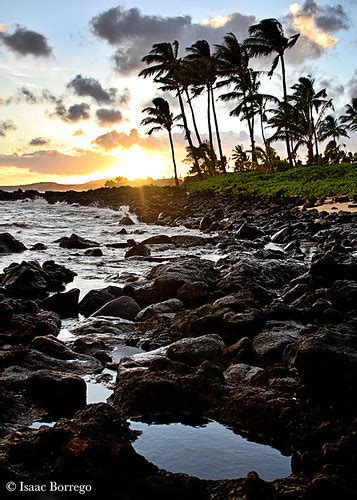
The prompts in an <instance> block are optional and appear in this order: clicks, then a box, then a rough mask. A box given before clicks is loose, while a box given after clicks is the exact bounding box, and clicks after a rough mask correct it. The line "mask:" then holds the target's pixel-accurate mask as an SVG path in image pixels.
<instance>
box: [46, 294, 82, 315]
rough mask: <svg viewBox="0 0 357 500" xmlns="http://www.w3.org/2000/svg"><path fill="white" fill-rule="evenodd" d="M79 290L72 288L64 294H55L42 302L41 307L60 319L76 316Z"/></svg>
mask: <svg viewBox="0 0 357 500" xmlns="http://www.w3.org/2000/svg"><path fill="white" fill-rule="evenodd" d="M79 294H80V290H79V288H73V289H72V290H69V291H68V292H65V293H55V294H54V295H51V296H50V297H47V298H46V299H45V300H43V301H42V303H41V307H42V308H43V309H45V310H46V311H54V312H56V313H58V314H59V316H60V317H61V318H73V317H74V316H77V314H78V299H79Z"/></svg>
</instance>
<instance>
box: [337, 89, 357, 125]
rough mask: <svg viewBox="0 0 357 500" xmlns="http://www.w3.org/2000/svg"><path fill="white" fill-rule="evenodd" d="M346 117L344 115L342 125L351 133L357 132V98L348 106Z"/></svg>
mask: <svg viewBox="0 0 357 500" xmlns="http://www.w3.org/2000/svg"><path fill="white" fill-rule="evenodd" d="M345 108H346V111H345V113H346V114H345V115H342V116H341V118H340V120H341V123H343V124H344V125H346V126H347V128H348V130H351V132H356V131H357V97H353V99H352V101H351V104H346V106H345Z"/></svg>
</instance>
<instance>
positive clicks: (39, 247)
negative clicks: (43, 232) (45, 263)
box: [30, 243, 47, 251]
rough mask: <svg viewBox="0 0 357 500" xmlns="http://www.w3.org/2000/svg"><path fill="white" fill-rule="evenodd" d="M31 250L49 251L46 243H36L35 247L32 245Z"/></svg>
mask: <svg viewBox="0 0 357 500" xmlns="http://www.w3.org/2000/svg"><path fill="white" fill-rule="evenodd" d="M30 250H34V251H37V250H47V246H46V245H45V244H44V243H35V244H34V245H32V247H31V248H30Z"/></svg>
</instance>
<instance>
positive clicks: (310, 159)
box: [307, 105, 314, 165]
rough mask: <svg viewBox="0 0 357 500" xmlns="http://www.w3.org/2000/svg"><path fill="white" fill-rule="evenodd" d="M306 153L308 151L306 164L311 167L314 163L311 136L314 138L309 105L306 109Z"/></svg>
mask: <svg viewBox="0 0 357 500" xmlns="http://www.w3.org/2000/svg"><path fill="white" fill-rule="evenodd" d="M307 128H308V130H307V134H308V138H307V151H308V160H307V163H308V165H312V164H313V162H314V144H313V136H314V130H313V124H312V109H311V106H310V105H309V107H308V124H307Z"/></svg>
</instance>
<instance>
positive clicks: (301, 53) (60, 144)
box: [0, 0, 357, 186]
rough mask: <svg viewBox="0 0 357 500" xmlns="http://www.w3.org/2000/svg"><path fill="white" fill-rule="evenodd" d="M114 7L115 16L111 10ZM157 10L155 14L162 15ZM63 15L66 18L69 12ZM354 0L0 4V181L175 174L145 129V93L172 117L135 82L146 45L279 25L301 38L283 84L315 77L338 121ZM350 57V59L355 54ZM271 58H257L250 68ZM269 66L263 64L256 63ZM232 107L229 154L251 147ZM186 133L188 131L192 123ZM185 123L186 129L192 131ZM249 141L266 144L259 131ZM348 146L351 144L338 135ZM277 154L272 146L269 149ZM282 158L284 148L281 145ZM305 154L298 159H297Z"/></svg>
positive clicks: (223, 117) (224, 118)
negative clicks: (262, 23)
mask: <svg viewBox="0 0 357 500" xmlns="http://www.w3.org/2000/svg"><path fill="white" fill-rule="evenodd" d="M113 9H114V10H113ZM158 12H160V16H158ZM69 13H70V15H69ZM356 13H357V3H356V2H354V1H349V0H345V1H342V2H338V3H336V2H333V1H328V2H325V1H320V2H313V1H305V2H298V3H295V2H286V1H282V0H277V1H275V2H273V4H270V5H269V6H267V5H255V6H251V5H250V3H249V2H248V1H246V0H245V1H241V2H239V5H238V8H237V7H236V3H233V2H232V1H227V2H226V3H225V4H224V6H223V7H222V6H221V7H220V8H217V7H216V6H215V5H214V4H213V3H208V4H207V5H205V7H204V8H203V7H202V6H199V5H192V4H190V3H188V2H186V1H184V2H183V3H181V4H180V9H176V8H172V7H170V6H169V5H166V4H164V3H163V2H159V3H158V4H156V5H155V8H148V7H147V6H146V2H144V1H143V0H141V1H137V2H135V3H130V4H129V5H126V6H125V7H123V6H121V5H120V4H118V3H117V2H114V1H109V0H106V1H103V2H100V7H99V6H98V2H95V1H94V0H90V1H82V0H81V1H78V2H76V3H75V5H73V2H71V3H70V2H69V1H68V0H67V1H64V2H62V5H61V9H53V7H51V6H49V5H47V4H46V2H43V1H42V0H34V1H32V2H31V5H29V2H25V1H22V0H21V1H20V0H15V1H12V2H9V1H7V0H6V1H5V2H3V6H2V18H1V19H0V75H1V77H2V80H3V82H4V84H3V87H2V90H1V95H0V106H1V120H0V185H2V186H6V185H8V186H15V185H21V184H31V183H37V182H57V183H60V184H81V183H86V182H91V181H96V180H101V179H103V178H105V179H108V178H113V177H116V176H124V177H127V178H128V179H129V180H130V181H132V180H135V179H138V178H141V179H145V178H147V177H153V178H155V179H160V178H165V177H166V178H167V177H169V178H171V177H172V166H171V157H170V148H169V144H168V140H167V137H166V134H164V133H159V134H155V135H152V136H148V135H147V134H146V132H147V130H146V128H145V127H143V126H141V125H140V122H141V119H142V117H143V116H142V113H141V110H142V109H143V108H145V107H147V106H148V105H150V102H151V100H152V98H154V97H157V96H162V95H163V96H164V97H165V98H166V99H168V100H169V102H170V105H171V107H172V110H173V112H174V114H177V113H178V111H179V109H178V106H177V103H176V102H175V101H174V100H173V98H172V96H170V94H169V93H168V92H165V93H164V94H162V93H160V91H158V89H157V86H156V85H155V84H154V83H153V82H152V81H151V79H143V78H139V77H138V73H139V71H140V70H142V69H143V68H144V67H145V65H144V64H143V63H142V62H141V58H142V57H143V56H145V55H146V54H147V53H148V52H149V51H150V49H151V46H152V44H153V43H156V42H161V41H170V42H172V41H174V40H175V39H177V40H178V41H179V42H180V44H181V55H184V48H185V47H187V46H188V45H191V44H192V43H194V42H195V41H196V40H197V39H201V38H205V39H207V40H208V41H209V42H210V44H211V46H213V45H214V44H215V43H222V38H223V36H224V35H225V34H226V33H227V32H229V31H233V32H234V33H235V34H236V35H237V37H238V39H239V40H240V41H243V40H244V39H245V38H246V37H247V35H248V31H247V30H248V27H249V26H250V25H252V24H255V23H256V22H258V21H259V20H261V19H263V18H270V17H275V18H277V19H279V20H280V21H281V22H282V24H283V26H284V28H285V30H287V32H288V33H289V34H290V33H300V34H301V36H300V39H299V40H298V42H297V43H296V46H295V47H294V48H293V49H292V50H290V51H289V53H288V54H287V56H286V62H287V82H288V87H289V88H290V87H291V85H293V84H294V83H296V81H297V80H298V78H299V77H300V76H306V75H309V74H310V75H312V76H313V77H314V78H316V86H317V88H318V89H320V88H322V87H324V88H326V89H327V94H328V97H329V98H332V99H333V100H334V106H335V114H336V116H339V115H340V114H342V113H343V111H344V106H345V104H347V103H348V102H350V101H351V98H352V97H357V70H356V52H357V51H356V44H357V39H356V38H355V19H356ZM353 54H355V55H353ZM270 62H271V60H267V61H263V62H261V61H260V60H259V61H257V60H253V63H252V66H253V67H254V68H260V69H261V68H262V67H264V68H265V67H267V66H268V67H269V65H270ZM264 65H265V66H264ZM262 88H263V90H264V92H267V93H271V94H274V95H276V96H278V97H279V98H280V97H281V78H280V70H279V68H278V69H277V70H276V72H275V74H274V75H273V77H272V78H271V79H270V78H268V77H263V78H262ZM194 107H195V111H196V113H197V121H198V127H199V129H200V131H201V133H202V136H203V138H204V139H206V138H207V137H208V130H207V125H206V110H205V98H204V96H202V97H199V98H198V99H195V101H194ZM231 109H232V104H231V103H224V102H220V101H218V102H217V115H218V120H219V123H220V126H221V136H222V143H223V148H224V151H225V154H226V156H227V157H231V154H232V153H231V151H232V149H233V147H234V146H236V145H237V144H243V146H244V147H245V148H247V147H249V135H248V131H247V127H246V125H245V123H244V122H243V121H240V119H239V118H235V117H230V116H229V111H230V110H231ZM190 126H191V125H190ZM191 127H192V126H191ZM173 139H174V143H175V147H176V152H177V163H178V174H179V175H180V176H184V175H185V174H186V173H187V171H188V169H189V167H188V165H187V164H185V163H183V159H184V158H185V155H186V152H185V141H184V137H183V133H179V132H174V134H173ZM256 141H257V143H258V144H259V145H261V143H262V137H261V134H259V132H257V133H256ZM343 142H344V143H346V148H347V150H353V151H355V150H356V149H357V148H356V138H355V137H353V136H351V138H350V139H344V140H343ZM274 147H275V146H274ZM276 147H277V150H278V153H279V154H282V155H284V154H285V153H284V144H283V143H279V144H278V145H277V146H276ZM305 156H306V154H305V150H304V149H303V148H302V149H301V151H300V153H299V157H300V159H301V160H302V161H304V160H305Z"/></svg>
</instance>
